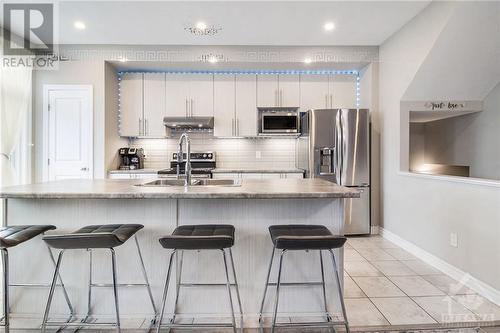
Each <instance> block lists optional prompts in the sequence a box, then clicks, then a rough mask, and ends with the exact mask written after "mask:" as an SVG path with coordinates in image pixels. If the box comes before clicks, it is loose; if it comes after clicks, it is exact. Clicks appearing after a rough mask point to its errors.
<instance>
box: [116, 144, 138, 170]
mask: <svg viewBox="0 0 500 333" xmlns="http://www.w3.org/2000/svg"><path fill="white" fill-rule="evenodd" d="M118 154H119V155H120V166H119V167H118V168H119V169H120V170H136V169H143V168H144V149H142V148H128V147H125V148H120V149H119V150H118Z"/></svg>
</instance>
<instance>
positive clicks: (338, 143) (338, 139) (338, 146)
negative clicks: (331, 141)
mask: <svg viewBox="0 0 500 333" xmlns="http://www.w3.org/2000/svg"><path fill="white" fill-rule="evenodd" d="M336 118H337V119H336V122H335V127H336V135H335V177H336V178H337V184H339V185H342V184H341V180H342V158H343V154H342V152H343V142H342V124H341V119H342V117H341V112H340V110H339V111H338V112H337V116H336Z"/></svg>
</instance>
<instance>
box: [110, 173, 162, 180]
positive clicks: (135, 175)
mask: <svg viewBox="0 0 500 333" xmlns="http://www.w3.org/2000/svg"><path fill="white" fill-rule="evenodd" d="M155 177H158V174H157V173H110V174H109V179H143V178H155Z"/></svg>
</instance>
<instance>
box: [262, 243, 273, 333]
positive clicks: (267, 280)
mask: <svg viewBox="0 0 500 333" xmlns="http://www.w3.org/2000/svg"><path fill="white" fill-rule="evenodd" d="M275 251H276V248H275V247H274V246H273V252H272V253H271V260H269V268H268V269H267V277H266V285H265V286H264V295H263V296H262V302H261V303H260V311H259V327H260V332H261V333H263V332H264V328H263V327H262V324H263V323H262V311H264V303H265V301H266V293H267V287H268V285H269V277H270V276H271V269H272V267H273V258H274V252H275Z"/></svg>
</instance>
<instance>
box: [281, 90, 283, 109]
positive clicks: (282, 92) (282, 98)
mask: <svg viewBox="0 0 500 333" xmlns="http://www.w3.org/2000/svg"><path fill="white" fill-rule="evenodd" d="M280 106H283V89H281V90H280Z"/></svg>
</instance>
